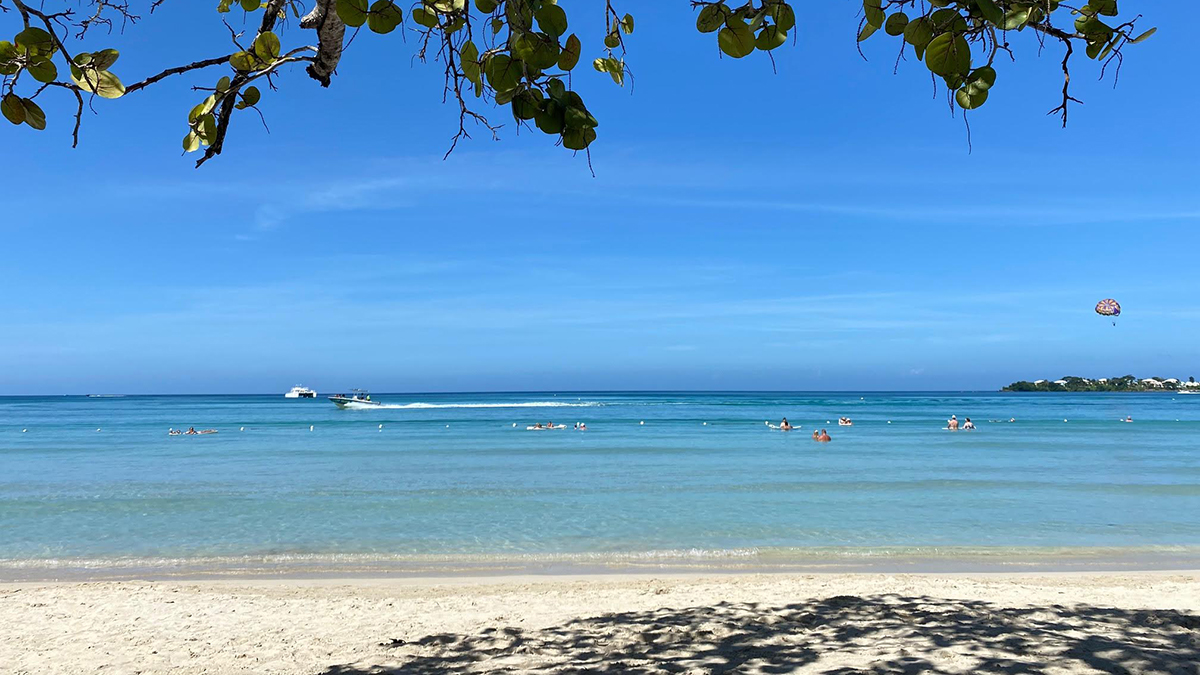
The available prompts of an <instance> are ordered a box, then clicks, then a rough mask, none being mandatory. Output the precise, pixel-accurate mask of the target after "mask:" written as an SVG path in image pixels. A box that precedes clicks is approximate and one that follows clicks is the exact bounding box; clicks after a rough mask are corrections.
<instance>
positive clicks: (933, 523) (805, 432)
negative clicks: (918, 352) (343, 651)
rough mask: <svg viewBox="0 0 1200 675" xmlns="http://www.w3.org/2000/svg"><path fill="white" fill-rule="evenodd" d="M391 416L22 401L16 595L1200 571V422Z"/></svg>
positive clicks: (1071, 401) (467, 409)
mask: <svg viewBox="0 0 1200 675" xmlns="http://www.w3.org/2000/svg"><path fill="white" fill-rule="evenodd" d="M373 398H374V399H375V400H376V401H378V402H380V403H383V404H384V405H383V406H382V407H377V408H371V409H367V410H339V409H337V408H336V407H335V406H334V405H333V404H332V403H330V402H329V401H328V400H326V399H325V398H324V395H323V394H322V395H319V397H318V398H316V399H300V400H294V399H284V398H283V397H282V395H281V394H272V395H232V394H224V395H222V394H208V395H119V396H101V397H88V396H87V395H74V396H40V397H39V396H21V397H13V396H6V397H0V465H2V467H3V470H2V471H0V530H2V531H4V532H5V536H4V537H3V538H2V539H0V578H8V579H18V578H37V577H46V576H59V575H67V576H70V575H77V576H85V577H87V576H91V577H102V576H104V575H106V574H107V575H117V576H120V575H139V574H143V575H144V574H149V575H155V574H160V575H172V574H184V575H186V574H190V573H191V574H196V573H212V574H223V573H238V572H243V573H266V574H279V573H285V574H286V573H300V574H304V573H311V574H318V575H319V574H334V573H338V574H355V573H370V572H378V573H389V574H390V573H396V574H441V573H454V572H456V571H457V572H470V571H474V572H479V571H490V572H496V573H515V572H518V571H534V572H537V571H545V570H555V571H563V570H567V571H571V570H574V571H593V570H601V571H611V570H618V571H620V570H624V571H637V570H657V569H681V570H687V569H717V570H719V569H730V570H745V569H793V570H796V569H806V570H811V569H825V568H837V569H1021V568H1023V567H1024V566H1028V565H1039V566H1042V567H1050V568H1058V567H1061V568H1071V569H1075V568H1080V569H1092V568H1097V566H1100V567H1107V568H1118V569H1121V568H1129V567H1131V566H1133V567H1151V568H1159V567H1161V568H1182V567H1187V566H1194V565H1195V563H1196V562H1197V561H1200V522H1197V520H1196V519H1195V518H1194V516H1193V515H1192V514H1194V513H1197V512H1200V452H1197V448H1196V445H1195V442H1194V439H1195V438H1196V434H1197V432H1198V431H1200V400H1196V399H1197V398H1200V397H1190V396H1184V395H1179V396H1176V395H1172V394H1169V393H1168V394H1158V395H1156V396H1131V395H1128V394H1123V393H1082V394H1068V393H1053V394H1041V393H1037V394H1023V393H1000V392H952V391H946V392H866V391H860V392H782V391H758V392H730V391H725V392H713V391H708V392H668V391H652V392H647V391H641V392H506V393H496V392H491V393H481V392H459V393H428V392H426V393H394V394H386V393H385V394H377V395H374V396H373ZM950 415H957V416H958V418H959V419H960V420H965V419H966V418H968V417H969V418H972V419H973V420H974V422H975V424H976V425H977V426H978V430H977V431H973V432H966V431H959V432H949V431H946V430H944V429H943V427H944V426H945V421H946V419H947V418H949V416H950ZM843 416H845V417H849V418H851V419H852V420H853V422H854V425H853V426H851V427H843V426H839V425H838V424H837V421H838V418H839V417H843ZM1127 416H1130V417H1132V418H1133V420H1134V422H1133V423H1132V424H1128V423H1123V422H1122V421H1121V420H1123V419H1125V418H1126V417H1127ZM784 417H787V418H788V419H789V421H790V422H791V423H792V424H793V425H797V426H798V427H799V429H798V430H796V431H792V432H781V431H778V430H775V429H772V428H770V427H769V426H768V425H767V424H766V423H770V424H772V425H775V424H778V423H779V422H780V421H781V420H782V418H784ZM1010 419H1015V421H1013V422H1010V421H1009V420H1010ZM549 422H554V423H555V424H556V425H557V424H564V425H565V426H566V428H565V429H561V430H553V431H530V430H527V427H529V426H533V425H535V424H538V423H542V424H546V423H549ZM576 423H586V425H587V430H586V431H577V430H575V429H574V428H573V427H574V425H575V424H576ZM189 427H195V428H196V429H215V430H217V432H218V433H216V434H211V435H207V436H182V437H181V436H169V435H168V434H167V431H168V429H187V428H189ZM821 428H825V429H828V431H829V433H830V434H831V435H832V437H833V441H832V442H831V443H827V444H819V443H815V442H813V441H812V439H811V434H812V432H813V431H814V430H818V429H821Z"/></svg>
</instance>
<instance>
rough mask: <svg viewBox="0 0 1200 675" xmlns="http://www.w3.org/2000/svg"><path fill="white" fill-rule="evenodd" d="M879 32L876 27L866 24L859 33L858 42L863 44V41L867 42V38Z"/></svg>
mask: <svg viewBox="0 0 1200 675" xmlns="http://www.w3.org/2000/svg"><path fill="white" fill-rule="evenodd" d="M877 30H879V29H878V28H876V27H875V26H872V25H871V24H869V23H864V24H863V27H862V30H861V31H859V33H858V41H859V42H862V41H863V40H866V39H867V38H869V37H871V36H872V35H874V34H875V31H877Z"/></svg>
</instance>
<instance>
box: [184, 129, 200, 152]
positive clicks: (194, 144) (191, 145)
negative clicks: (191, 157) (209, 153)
mask: <svg viewBox="0 0 1200 675" xmlns="http://www.w3.org/2000/svg"><path fill="white" fill-rule="evenodd" d="M199 149H200V137H199V136H197V135H196V132H194V131H189V132H188V135H187V136H184V137H183V151H184V152H195V151H197V150H199Z"/></svg>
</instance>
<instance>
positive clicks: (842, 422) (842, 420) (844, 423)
mask: <svg viewBox="0 0 1200 675" xmlns="http://www.w3.org/2000/svg"><path fill="white" fill-rule="evenodd" d="M838 426H839V427H852V426H854V422H852V421H851V420H850V418H849V417H839V418H838Z"/></svg>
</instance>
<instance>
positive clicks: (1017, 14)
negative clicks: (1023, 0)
mask: <svg viewBox="0 0 1200 675" xmlns="http://www.w3.org/2000/svg"><path fill="white" fill-rule="evenodd" d="M1026 21H1029V9H1020V8H1017V9H1010V10H1008V13H1007V14H1005V15H1004V23H1003V24H1002V27H1003V28H1004V30H1018V29H1020V28H1023V27H1024V26H1025V22H1026Z"/></svg>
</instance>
